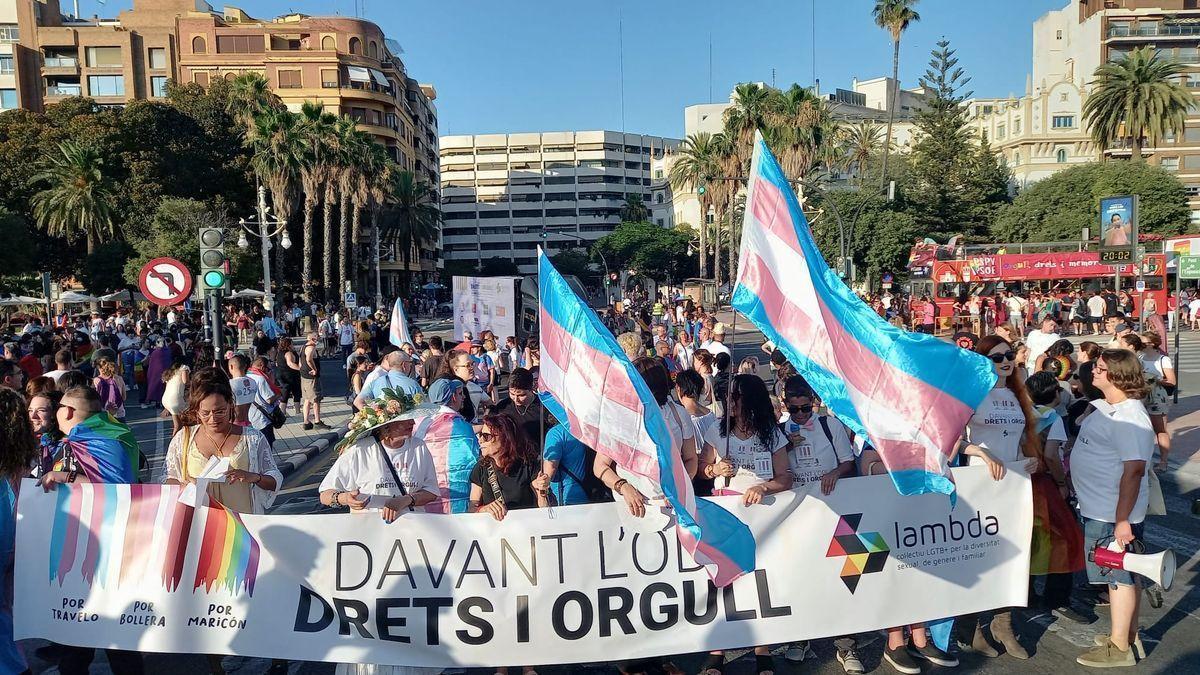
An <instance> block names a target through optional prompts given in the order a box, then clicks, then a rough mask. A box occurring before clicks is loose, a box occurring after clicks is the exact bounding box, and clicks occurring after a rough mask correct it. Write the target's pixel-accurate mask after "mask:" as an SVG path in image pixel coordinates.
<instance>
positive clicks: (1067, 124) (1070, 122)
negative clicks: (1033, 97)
mask: <svg viewBox="0 0 1200 675" xmlns="http://www.w3.org/2000/svg"><path fill="white" fill-rule="evenodd" d="M1050 126H1052V127H1054V128H1055V129H1074V128H1075V116H1074V115H1054V116H1053V117H1052V118H1051V119H1050Z"/></svg>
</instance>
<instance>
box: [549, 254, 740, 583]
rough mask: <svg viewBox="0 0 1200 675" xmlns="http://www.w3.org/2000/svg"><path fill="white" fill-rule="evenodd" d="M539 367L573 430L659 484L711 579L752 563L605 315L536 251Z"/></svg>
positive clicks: (735, 526) (732, 521)
mask: <svg viewBox="0 0 1200 675" xmlns="http://www.w3.org/2000/svg"><path fill="white" fill-rule="evenodd" d="M538 292H539V295H540V307H539V321H540V324H539V332H540V334H541V356H542V361H541V368H540V373H539V375H538V391H539V394H540V395H541V399H542V401H543V402H544V404H545V405H546V407H547V409H548V410H550V412H552V413H554V415H555V417H557V418H558V419H559V420H565V421H567V423H568V425H569V426H570V429H571V435H573V436H574V437H575V438H577V439H579V440H580V441H581V442H583V443H584V444H586V445H588V446H590V447H591V448H593V449H594V450H595V451H596V452H598V453H600V454H602V455H604V456H606V457H609V458H611V459H612V460H613V461H615V462H616V463H617V464H618V465H620V466H621V467H622V468H624V469H625V470H626V471H630V472H632V473H635V474H637V475H639V476H644V477H646V478H648V479H650V480H652V481H654V482H655V483H656V484H658V485H659V486H660V487H661V489H662V492H663V495H664V496H665V497H666V498H667V500H668V501H669V502H670V503H671V507H672V508H673V509H674V511H675V519H676V528H677V530H678V533H679V540H680V542H681V543H682V544H683V546H684V548H686V549H687V550H688V552H689V553H691V555H692V558H693V559H694V560H695V561H696V563H697V564H700V565H704V567H705V569H706V570H707V571H708V574H709V576H710V577H711V578H712V580H713V583H714V584H716V585H718V586H725V585H727V584H729V583H732V582H733V580H734V579H736V578H738V577H739V576H741V575H742V574H745V573H747V572H750V571H752V570H753V569H754V535H753V534H751V532H750V529H749V528H748V527H746V524H745V523H743V522H742V521H740V520H738V519H737V517H735V516H734V515H733V514H732V513H730V512H728V511H726V510H725V509H723V508H721V507H720V506H718V505H717V504H714V503H712V502H710V501H708V500H704V499H700V500H697V499H696V495H695V493H694V492H693V491H692V481H691V479H690V478H689V477H688V475H687V471H686V470H685V469H684V467H683V461H682V460H681V459H680V457H679V453H678V452H676V451H675V449H674V448H673V447H672V443H671V436H670V432H669V431H668V430H667V425H666V422H665V420H664V419H663V416H662V412H661V411H660V409H659V407H658V405H657V404H656V403H655V401H654V397H653V396H652V395H651V393H650V388H649V387H648V386H646V382H645V381H644V380H642V376H641V375H639V374H638V372H637V370H636V369H634V367H633V364H632V363H631V362H630V361H629V359H628V357H626V356H625V353H624V352H623V351H621V348H620V346H619V345H617V341H616V339H615V338H613V335H612V333H611V332H609V330H608V329H607V328H605V327H604V325H603V324H602V323H600V318H599V317H597V316H596V314H595V313H594V312H593V311H592V310H591V309H589V308H588V307H587V305H585V304H584V303H583V302H582V301H581V300H580V299H579V298H578V297H577V296H576V295H575V292H574V291H572V290H571V288H570V287H569V286H567V282H566V280H564V279H563V278H562V276H561V275H560V274H559V273H558V270H556V269H554V266H553V265H552V264H550V261H549V260H548V259H547V258H546V254H545V253H544V252H543V251H541V250H539V251H538Z"/></svg>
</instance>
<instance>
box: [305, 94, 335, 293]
mask: <svg viewBox="0 0 1200 675" xmlns="http://www.w3.org/2000/svg"><path fill="white" fill-rule="evenodd" d="M336 124H337V115H334V114H333V113H331V112H328V111H327V110H325V106H324V105H323V104H320V103H311V102H307V101H306V102H305V103H304V104H303V105H302V106H301V107H300V125H301V128H302V130H303V132H304V138H305V141H306V142H305V150H306V152H305V153H304V158H303V161H302V162H301V164H300V183H301V186H302V187H303V190H304V252H303V257H304V260H303V262H302V267H301V272H300V286H301V288H303V289H304V297H305V298H306V299H309V298H311V294H310V289H311V288H312V276H313V275H312V263H313V212H314V211H315V210H316V208H317V204H318V203H319V202H320V201H321V188H322V187H323V186H324V185H325V182H326V180H327V179H328V176H329V172H330V164H331V157H330V149H331V147H332V146H331V143H330V136H331V134H332V133H333V128H334V126H335V125H336Z"/></svg>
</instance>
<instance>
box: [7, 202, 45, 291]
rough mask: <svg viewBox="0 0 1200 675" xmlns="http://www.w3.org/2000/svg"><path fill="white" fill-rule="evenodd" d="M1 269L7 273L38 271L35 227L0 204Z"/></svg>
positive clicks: (16, 273)
mask: <svg viewBox="0 0 1200 675" xmlns="http://www.w3.org/2000/svg"><path fill="white" fill-rule="evenodd" d="M0 241H3V242H4V245H3V246H0V270H4V274H5V275H18V274H27V273H31V272H37V271H38V268H37V267H36V261H37V260H38V259H37V258H35V257H34V256H35V249H36V245H35V243H34V237H33V228H32V227H30V225H29V222H28V221H27V220H25V218H23V217H22V216H20V215H18V214H16V213H13V212H12V211H9V210H8V209H7V208H5V207H3V206H0Z"/></svg>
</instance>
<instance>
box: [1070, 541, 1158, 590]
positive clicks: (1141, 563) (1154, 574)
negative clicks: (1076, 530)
mask: <svg viewBox="0 0 1200 675" xmlns="http://www.w3.org/2000/svg"><path fill="white" fill-rule="evenodd" d="M1114 545H1115V542H1114V543H1110V544H1109V545H1108V546H1105V545H1103V544H1101V543H1100V542H1099V541H1097V542H1096V546H1095V547H1094V548H1093V549H1092V550H1091V551H1089V552H1088V560H1090V561H1092V562H1094V563H1096V565H1097V566H1098V567H1104V568H1107V569H1112V570H1125V571H1126V572H1133V573H1134V574H1140V575H1142V576H1144V577H1146V578H1147V579H1150V580H1151V581H1153V582H1154V583H1156V584H1158V585H1159V586H1162V587H1163V590H1170V588H1171V583H1172V582H1174V581H1175V552H1174V551H1172V550H1171V549H1169V548H1168V549H1166V550H1163V551H1159V552H1158V553H1154V554H1150V555H1146V554H1142V553H1130V552H1128V551H1123V550H1113V549H1112V548H1111V547H1112V546H1114Z"/></svg>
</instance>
